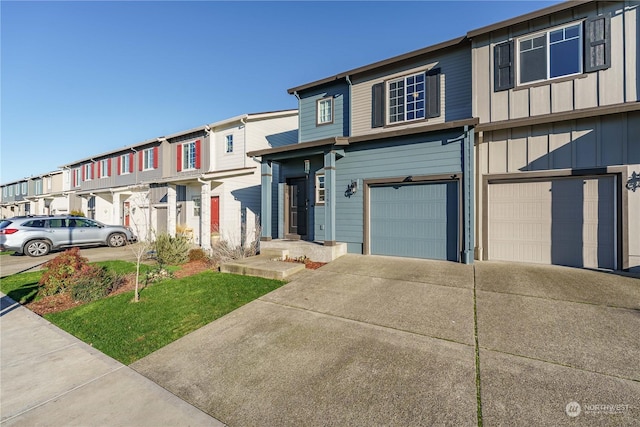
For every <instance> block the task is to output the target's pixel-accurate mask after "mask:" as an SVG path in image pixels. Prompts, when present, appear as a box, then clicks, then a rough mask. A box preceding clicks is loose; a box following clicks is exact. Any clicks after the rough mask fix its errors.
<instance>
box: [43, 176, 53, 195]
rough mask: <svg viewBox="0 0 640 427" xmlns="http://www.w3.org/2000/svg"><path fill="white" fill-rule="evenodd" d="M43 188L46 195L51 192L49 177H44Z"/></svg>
mask: <svg viewBox="0 0 640 427" xmlns="http://www.w3.org/2000/svg"><path fill="white" fill-rule="evenodd" d="M44 186H45V188H46V189H47V193H48V192H50V191H51V177H50V176H47V177H45V179H44Z"/></svg>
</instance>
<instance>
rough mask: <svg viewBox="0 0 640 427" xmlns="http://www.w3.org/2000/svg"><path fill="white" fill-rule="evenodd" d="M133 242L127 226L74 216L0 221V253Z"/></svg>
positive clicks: (38, 253) (31, 253)
mask: <svg viewBox="0 0 640 427" xmlns="http://www.w3.org/2000/svg"><path fill="white" fill-rule="evenodd" d="M136 240H137V238H136V236H135V234H134V233H133V231H132V230H131V229H130V228H128V227H124V226H122V225H105V224H103V223H101V222H98V221H96V220H93V219H89V218H84V217H77V216H22V217H13V218H7V219H4V220H2V222H0V251H15V252H17V253H21V254H27V255H29V256H33V257H38V256H43V255H46V254H48V253H49V252H50V251H51V250H52V249H58V248H63V247H68V246H85V245H107V246H112V247H118V246H124V245H126V244H127V243H128V242H135V241H136Z"/></svg>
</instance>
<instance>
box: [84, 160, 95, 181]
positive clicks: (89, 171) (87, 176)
mask: <svg viewBox="0 0 640 427" xmlns="http://www.w3.org/2000/svg"><path fill="white" fill-rule="evenodd" d="M92 179H93V163H87V164H86V165H83V166H82V180H83V181H91V180H92Z"/></svg>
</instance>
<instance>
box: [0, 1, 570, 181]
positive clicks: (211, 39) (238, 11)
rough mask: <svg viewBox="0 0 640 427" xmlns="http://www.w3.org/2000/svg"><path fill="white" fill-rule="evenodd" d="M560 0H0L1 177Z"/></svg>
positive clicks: (192, 122) (244, 107)
mask: <svg viewBox="0 0 640 427" xmlns="http://www.w3.org/2000/svg"><path fill="white" fill-rule="evenodd" d="M555 3H559V1H516V0H513V1H481V0H476V1H446V2H445V1H413V2H387V1H376V2H364V1H356V2H341V1H340V2H338V1H325V2H302V1H282V2H267V1H261V2H245V1H235V2H215V1H192V2H186V1H180V2H171V1H127V2H116V1H92V2H79V1H68V2H57V1H43V2H35V1H7V0H2V1H1V2H0V39H1V46H0V47H1V53H0V54H1V57H0V59H1V62H0V67H1V68H0V72H1V74H0V79H1V86H0V102H1V104H0V107H1V110H0V138H1V141H0V150H1V151H0V156H1V161H0V168H1V170H0V182H2V183H6V182H10V181H14V180H17V179H21V178H24V177H27V176H31V175H38V174H43V173H46V172H50V171H53V170H55V169H57V168H58V167H59V166H61V165H64V164H67V163H71V162H73V161H74V160H79V159H82V158H85V157H89V156H91V155H94V154H98V153H102V152H105V151H110V150H114V149H117V148H119V147H123V146H126V145H131V144H136V143H138V142H142V141H145V140H147V139H151V138H155V137H157V136H162V135H168V134H171V133H175V132H180V131H183V130H187V129H190V128H193V127H197V126H201V125H204V124H206V123H212V122H215V121H218V120H223V119H226V118H229V117H233V116H236V115H239V114H244V113H257V112H263V111H275V110H283V109H289V108H296V107H297V103H296V99H295V97H293V96H291V95H289V94H288V93H287V89H288V88H291V87H295V86H298V85H301V84H304V83H309V82H312V81H315V80H318V79H322V78H324V77H328V76H331V75H334V74H337V73H340V72H343V71H347V70H350V69H353V68H357V67H360V66H363V65H367V64H370V63H372V62H376V61H379V60H382V59H386V58H389V57H392V56H396V55H400V54H402V53H405V52H409V51H412V50H416V49H420V48H422V47H426V46H429V45H432V44H436V43H439V42H441V41H445V40H450V39H452V38H455V37H458V36H462V35H464V34H466V32H467V31H469V30H472V29H476V28H479V27H483V26H485V25H489V24H492V23H495V22H499V21H502V20H504V19H509V18H512V17H515V16H518V15H521V14H524V13H528V12H531V11H533V10H537V9H541V8H544V7H547V6H549V5H552V4H555Z"/></svg>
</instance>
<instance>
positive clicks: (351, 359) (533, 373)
mask: <svg viewBox="0 0 640 427" xmlns="http://www.w3.org/2000/svg"><path fill="white" fill-rule="evenodd" d="M638 331H640V280H638V279H633V278H628V277H621V276H617V275H614V274H606V273H601V272H593V271H586V270H579V269H574V268H563V267H551V266H532V265H525V264H514V263H509V264H507V263H489V262H478V263H476V264H475V265H474V266H470V265H462V264H456V263H450V262H438V261H429V260H415V259H402V258H392V257H381V256H359V255H345V256H343V257H341V258H339V259H337V260H335V261H333V262H331V263H329V264H327V265H326V266H324V267H322V268H320V269H319V270H316V271H313V272H309V271H307V272H305V274H304V275H303V276H300V277H299V278H298V279H296V276H294V280H293V281H292V282H290V283H288V284H287V285H285V286H283V287H281V288H279V289H277V290H275V291H274V292H271V293H269V294H267V295H265V296H263V297H262V298H260V299H258V300H256V301H254V302H252V303H249V304H247V305H245V306H243V307H241V308H240V309H238V310H236V311H234V312H232V313H230V314H229V315H227V316H225V317H223V318H221V319H218V320H216V321H214V322H212V323H210V324H209V325H207V326H205V327H203V328H201V329H199V330H197V331H195V332H193V333H192V334H190V335H188V336H186V337H183V338H182V339H180V340H178V341H176V342H174V343H172V344H170V345H168V346H166V347H164V348H162V349H160V350H158V351H157V352H155V353H153V354H151V355H149V356H147V357H145V358H143V359H141V360H139V361H137V362H135V363H134V364H132V365H131V367H132V368H133V369H135V370H137V371H138V372H140V373H142V374H144V375H145V376H147V377H149V378H151V379H152V380H154V381H155V382H157V383H159V384H162V385H163V386H164V387H166V388H167V389H168V390H171V391H173V392H174V393H176V394H177V395H179V396H180V397H182V398H184V399H185V400H186V401H188V402H190V403H192V404H193V405H195V406H197V407H199V408H201V409H202V410H203V411H205V412H207V413H209V414H211V415H212V416H214V417H216V418H218V419H220V420H222V421H223V422H225V423H227V424H228V425H230V426H239V427H240V426H242V427H246V426H260V427H263V426H300V425H304V426H326V425H336V426H376V427H377V426H380V425H388V426H430V425H451V426H472V425H478V424H479V421H480V419H482V423H483V425H485V426H494V425H516V426H518V425H522V426H529V425H536V426H563V425H566V426H583V425H584V426H587V425H588V426H592V425H621V426H637V425H640V364H639V363H638V360H640V335H639V334H638Z"/></svg>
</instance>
